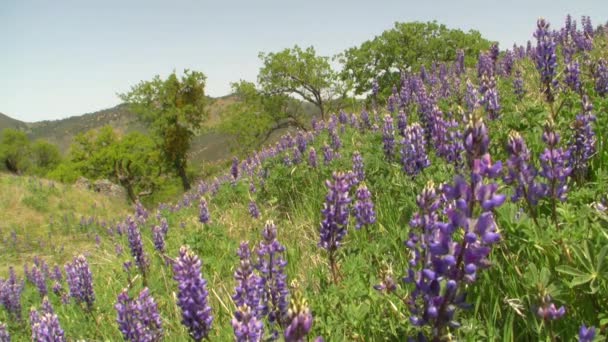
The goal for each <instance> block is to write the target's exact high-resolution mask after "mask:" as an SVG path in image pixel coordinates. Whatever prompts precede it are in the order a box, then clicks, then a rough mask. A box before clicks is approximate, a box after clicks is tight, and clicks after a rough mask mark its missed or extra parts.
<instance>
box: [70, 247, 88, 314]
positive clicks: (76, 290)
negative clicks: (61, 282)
mask: <svg viewBox="0 0 608 342" xmlns="http://www.w3.org/2000/svg"><path fill="white" fill-rule="evenodd" d="M65 274H66V280H67V282H68V287H69V288H70V297H72V298H74V300H75V301H76V303H84V304H86V306H87V309H88V310H89V311H91V309H92V308H93V303H94V302H95V292H94V291H93V274H92V273H91V269H90V268H89V262H88V261H87V258H86V257H85V256H84V255H82V254H81V255H79V256H77V257H75V258H74V260H73V261H72V263H67V264H65Z"/></svg>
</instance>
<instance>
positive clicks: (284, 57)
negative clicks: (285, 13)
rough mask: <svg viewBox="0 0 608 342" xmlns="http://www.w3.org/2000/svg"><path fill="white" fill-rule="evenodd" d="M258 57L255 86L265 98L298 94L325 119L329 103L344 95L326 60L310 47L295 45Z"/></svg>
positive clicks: (335, 75)
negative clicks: (259, 61) (258, 66)
mask: <svg viewBox="0 0 608 342" xmlns="http://www.w3.org/2000/svg"><path fill="white" fill-rule="evenodd" d="M259 57H260V59H261V60H262V63H263V66H262V68H261V69H260V72H259V74H258V83H259V84H260V86H261V88H262V91H263V92H264V93H265V94H267V95H297V96H298V97H300V98H301V99H303V100H304V101H307V102H310V103H312V104H314V105H315V106H316V107H317V108H318V109H319V111H320V113H321V117H323V118H324V117H325V113H326V112H327V111H328V108H327V106H328V104H330V103H331V102H332V100H334V99H336V98H337V97H339V96H340V95H343V93H344V91H343V89H342V87H340V84H339V79H338V77H337V74H336V72H335V71H334V70H333V69H332V68H331V65H330V64H329V57H324V56H318V55H317V53H316V51H315V49H314V47H312V46H310V47H308V48H306V49H301V48H300V47H299V46H297V45H296V46H294V47H293V48H287V49H284V50H283V51H280V52H276V53H275V52H271V53H260V55H259Z"/></svg>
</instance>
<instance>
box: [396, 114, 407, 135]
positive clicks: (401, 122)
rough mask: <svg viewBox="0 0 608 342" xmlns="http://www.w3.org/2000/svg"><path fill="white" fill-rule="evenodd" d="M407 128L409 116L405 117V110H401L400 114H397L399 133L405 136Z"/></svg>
mask: <svg viewBox="0 0 608 342" xmlns="http://www.w3.org/2000/svg"><path fill="white" fill-rule="evenodd" d="M406 127H407V116H406V115H405V112H404V111H403V110H400V111H399V114H397V131H398V133H399V135H400V136H404V133H403V131H404V130H405V128H406Z"/></svg>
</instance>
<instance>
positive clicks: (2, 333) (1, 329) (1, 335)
mask: <svg viewBox="0 0 608 342" xmlns="http://www.w3.org/2000/svg"><path fill="white" fill-rule="evenodd" d="M0 342H11V335H9V333H8V329H7V328H6V324H4V323H2V322H0Z"/></svg>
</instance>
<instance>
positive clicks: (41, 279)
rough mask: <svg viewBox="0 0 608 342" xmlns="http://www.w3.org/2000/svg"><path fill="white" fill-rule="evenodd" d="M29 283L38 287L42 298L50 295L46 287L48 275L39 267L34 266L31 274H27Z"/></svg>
mask: <svg viewBox="0 0 608 342" xmlns="http://www.w3.org/2000/svg"><path fill="white" fill-rule="evenodd" d="M26 275H27V277H28V279H29V281H30V282H31V283H32V284H34V285H35V286H36V288H37V289H38V293H39V294H40V297H42V298H44V297H45V296H46V295H47V294H48V288H47V286H46V275H45V274H44V272H42V270H40V268H38V266H36V265H34V266H33V267H32V270H31V271H30V272H29V274H28V273H27V272H26Z"/></svg>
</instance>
